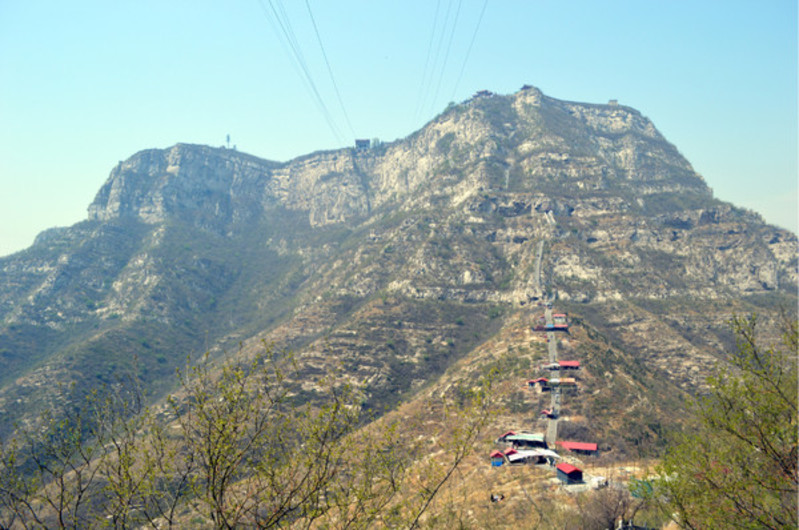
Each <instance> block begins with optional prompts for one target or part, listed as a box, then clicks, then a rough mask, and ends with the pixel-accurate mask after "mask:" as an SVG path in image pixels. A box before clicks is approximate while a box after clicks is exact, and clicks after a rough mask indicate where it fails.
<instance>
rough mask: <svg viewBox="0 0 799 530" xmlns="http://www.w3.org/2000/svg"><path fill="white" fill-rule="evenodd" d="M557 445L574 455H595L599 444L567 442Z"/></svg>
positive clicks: (560, 442)
mask: <svg viewBox="0 0 799 530" xmlns="http://www.w3.org/2000/svg"><path fill="white" fill-rule="evenodd" d="M555 445H557V446H559V447H562V448H563V449H566V450H567V451H571V452H572V453H579V454H584V455H595V454H596V452H597V444H595V443H589V442H566V441H558V442H555Z"/></svg>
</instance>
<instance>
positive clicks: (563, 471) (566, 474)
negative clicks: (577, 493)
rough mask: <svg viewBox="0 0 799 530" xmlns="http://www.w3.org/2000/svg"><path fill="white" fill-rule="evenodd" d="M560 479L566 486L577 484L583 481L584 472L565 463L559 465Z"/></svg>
mask: <svg viewBox="0 0 799 530" xmlns="http://www.w3.org/2000/svg"><path fill="white" fill-rule="evenodd" d="M556 469H557V470H558V479H560V481H561V482H565V483H566V484H577V483H579V482H582V481H583V470H582V469H580V468H578V467H574V466H573V465H571V464H567V463H565V462H563V463H561V464H558V467H557V468H556Z"/></svg>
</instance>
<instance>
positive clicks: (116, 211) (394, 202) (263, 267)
mask: <svg viewBox="0 0 799 530" xmlns="http://www.w3.org/2000/svg"><path fill="white" fill-rule="evenodd" d="M796 248H797V240H796V236H795V235H794V234H791V233H790V232H788V231H786V230H782V229H778V228H776V227H770V226H768V225H766V224H765V223H763V221H762V219H761V218H760V217H759V216H758V215H757V214H754V213H752V212H747V211H745V210H742V209H739V208H736V207H734V206H732V205H729V204H727V203H724V202H722V201H719V200H717V199H715V198H713V196H712V192H711V190H710V188H708V187H707V185H706V184H705V182H704V180H703V179H702V178H701V176H699V175H697V174H696V173H695V172H694V171H693V169H692V167H691V165H690V163H689V162H688V161H687V160H685V158H684V157H683V156H682V155H681V154H680V153H679V151H678V150H677V148H676V147H675V146H673V145H671V144H670V143H668V142H667V141H666V140H665V138H663V136H662V135H661V134H660V133H659V132H658V131H657V129H656V128H655V126H654V124H652V123H651V121H650V120H648V119H647V118H645V117H644V116H643V115H642V114H641V113H640V112H638V111H636V110H635V109H631V108H629V107H625V106H621V105H617V104H608V105H598V104H582V103H575V102H565V101H560V100H557V99H554V98H550V97H548V96H545V95H543V94H542V93H541V92H540V91H539V90H538V89H535V88H526V89H523V90H521V91H519V92H517V93H515V94H511V95H507V96H501V95H491V94H484V93H482V94H478V95H476V96H475V97H473V98H471V99H469V100H467V101H466V102H463V103H461V104H458V105H454V106H451V107H449V108H448V109H446V110H445V111H443V112H442V113H441V114H439V115H438V116H437V117H436V118H434V119H433V120H432V121H431V122H430V123H429V124H427V125H426V126H425V127H423V128H422V129H420V130H419V131H417V132H415V133H413V134H411V135H409V136H408V137H406V138H404V139H399V140H396V141H394V142H390V143H386V144H381V145H377V146H372V147H371V148H370V149H366V150H359V149H355V148H346V149H339V150H333V151H322V152H316V153H312V154H309V155H304V156H301V157H297V158H295V159H292V160H289V161H286V162H274V161H269V160H262V159H259V158H257V157H255V156H252V155H248V154H244V153H240V152H238V151H234V150H229V149H223V148H213V147H208V146H198V145H191V144H177V145H175V146H172V147H170V148H167V149H149V150H144V151H140V152H139V153H136V154H134V155H133V156H131V157H130V158H129V159H128V160H126V161H123V162H120V164H118V165H117V166H116V167H115V168H114V169H113V170H112V171H111V174H110V176H109V178H108V180H107V181H106V183H105V184H103V186H102V187H101V189H100V190H99V191H98V193H97V196H96V197H95V199H94V201H93V202H92V203H91V205H90V206H89V208H88V217H87V220H86V221H83V222H81V223H78V224H76V225H74V226H73V227H69V228H64V229H54V230H50V231H46V232H43V233H42V234H40V236H39V237H37V240H36V242H35V243H34V245H33V246H32V247H31V248H29V249H27V250H25V251H22V252H20V253H17V254H14V255H12V256H9V257H6V258H0V286H2V289H1V290H0V367H2V368H3V370H2V371H4V372H5V374H6V375H5V377H4V378H2V379H0V410H1V411H3V412H5V414H4V417H5V419H6V423H4V424H3V425H0V433H2V432H8V430H9V429H10V428H11V427H10V425H11V422H12V421H13V420H15V419H24V420H26V421H32V420H31V415H32V414H33V413H34V412H35V411H36V410H39V409H42V408H47V407H56V406H60V405H63V403H65V402H66V403H68V402H70V400H76V399H80V392H81V391H85V390H86V389H87V388H90V387H91V386H96V385H102V384H106V385H114V384H117V378H118V375H119V374H120V373H122V372H125V371H127V372H130V373H132V374H133V375H134V377H136V378H138V379H139V380H141V381H143V382H145V383H146V384H145V386H146V387H147V389H148V390H149V391H150V392H152V393H153V396H154V397H157V396H158V395H160V394H161V393H163V392H165V391H168V389H169V388H170V384H171V383H170V381H171V374H172V373H173V371H174V369H175V367H177V366H180V365H181V363H182V362H183V360H184V359H185V356H186V355H187V354H194V355H196V354H198V353H199V352H202V351H206V350H211V351H212V352H216V353H217V354H219V355H222V354H224V353H225V352H229V355H235V350H236V347H237V344H239V343H241V344H243V346H244V348H245V349H246V348H257V347H259V346H258V345H259V344H260V343H261V340H262V339H264V340H268V341H269V342H275V343H276V344H278V345H282V346H286V347H291V348H293V349H296V350H297V351H298V355H299V359H300V360H301V361H302V362H303V363H305V366H307V369H308V373H309V374H313V373H315V370H317V369H318V368H319V367H320V366H322V365H324V364H325V363H329V362H333V361H334V360H338V361H340V362H342V363H343V364H344V365H345V367H346V368H347V369H348V374H349V377H352V378H353V380H355V381H356V382H358V383H363V384H365V385H367V388H368V391H369V392H370V393H371V394H370V395H371V396H372V401H371V405H374V406H378V405H390V404H391V403H394V402H396V401H397V400H398V399H400V398H401V397H402V396H406V395H409V393H411V394H412V393H413V392H414V391H415V389H417V388H419V385H423V384H425V383H426V382H429V381H431V380H434V379H435V378H436V377H437V374H441V373H443V371H444V370H446V368H447V367H448V366H450V365H452V363H453V362H455V361H457V360H458V359H463V358H465V357H466V356H469V355H471V352H473V351H475V348H478V347H479V345H480V344H482V343H483V342H484V341H486V340H488V338H489V337H493V336H495V335H496V334H498V336H499V337H502V336H504V335H503V334H504V333H506V331H507V329H509V328H508V327H507V326H508V325H509V324H507V323H510V322H517V319H518V318H522V317H521V316H520V315H526V314H530V312H531V311H533V312H534V311H535V309H534V308H535V307H536V304H537V303H539V302H540V301H541V300H543V299H545V298H549V297H555V298H556V300H557V301H558V303H560V304H561V305H563V306H564V307H567V308H568V309H569V311H570V312H572V313H574V315H575V318H578V319H579V320H581V321H583V322H585V323H586V325H590V327H591V329H592V330H593V331H592V333H600V334H603V335H604V338H603V339H602V340H603V341H605V342H606V343H607V344H609V345H611V346H612V348H615V350H614V351H617V352H618V355H622V354H623V355H625V356H631V358H636V359H638V360H639V361H640V362H644V363H646V364H647V366H648V368H647V369H648V370H652V371H653V373H662V374H665V375H666V376H667V377H669V378H670V379H671V380H673V383H674V384H675V385H676V387H684V388H696V386H697V385H698V384H700V383H701V376H702V373H703V372H702V370H701V369H699V368H697V367H698V366H701V365H703V364H704V363H707V362H713V361H714V360H715V359H718V358H721V357H722V356H723V352H724V349H725V346H727V345H728V336H727V335H726V334H725V331H724V324H723V323H724V321H725V320H726V319H727V318H728V317H729V315H730V308H731V307H736V308H738V309H739V310H742V311H752V310H756V311H759V312H763V313H765V315H766V316H765V318H766V319H773V318H776V317H775V313H774V311H773V309H772V307H773V306H774V305H775V304H779V303H782V304H784V305H786V306H787V307H789V308H790V307H795V306H796V303H795V300H796V286H797V278H798V277H799V275H798V274H797V259H796ZM698 305H703V306H705V307H708V308H710V309H708V311H707V312H706V313H702V312H701V311H697V309H696V308H697V306H698ZM506 324H507V325H506ZM524 340H529V337H528V338H527V339H524ZM593 340H594V339H591V341H593ZM589 342H590V341H589ZM597 344H598V343H597ZM528 346H529V344H528ZM528 346H525V347H528ZM517 347H522V345H518V346H517ZM536 347H537V346H536ZM586 347H587V346H586ZM592 347H593V346H592ZM591 351H592V352H593V350H591ZM592 355H598V353H596V352H593V353H592ZM614 355H616V354H614ZM315 367H316V368H315ZM54 378H56V379H59V380H62V381H63V382H64V383H65V384H66V385H67V387H68V383H69V382H70V381H73V382H78V383H79V384H78V385H77V388H74V387H73V388H71V389H70V388H66V387H65V388H62V389H56V388H48V387H47V385H46V381H48V380H50V379H54ZM599 381H600V380H599V379H597V380H596V381H595V382H594V383H592V385H596V384H599ZM676 387H675V388H676ZM594 390H601V389H599V388H594ZM309 392H310V390H309Z"/></svg>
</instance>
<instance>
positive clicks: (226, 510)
mask: <svg viewBox="0 0 799 530" xmlns="http://www.w3.org/2000/svg"><path fill="white" fill-rule="evenodd" d="M296 370H297V366H296V365H295V363H294V362H293V360H292V359H291V357H290V356H282V355H275V354H272V353H269V354H267V355H264V356H260V357H257V358H255V359H254V360H252V361H251V362H250V363H249V364H247V365H233V364H227V365H224V366H221V367H219V368H217V367H214V366H213V365H212V364H211V363H210V362H209V361H208V359H207V358H206V359H205V360H204V361H203V362H202V363H200V364H198V365H196V366H191V367H189V368H187V370H186V371H184V372H182V373H181V374H180V391H179V392H178V393H177V394H175V395H173V396H171V397H170V398H169V399H168V401H167V405H166V406H165V407H164V408H163V409H161V410H159V411H153V410H149V409H143V408H142V407H141V401H140V400H139V397H140V396H139V395H138V394H137V393H135V392H133V393H127V394H125V393H124V392H121V391H120V389H117V391H118V393H114V394H111V395H109V396H107V397H105V398H102V399H101V398H100V397H99V396H98V395H97V394H96V393H95V394H94V395H93V397H92V398H91V399H90V400H89V402H88V403H87V404H86V406H85V407H83V408H82V409H81V410H79V411H76V412H74V413H73V414H71V415H70V416H69V417H68V418H66V419H63V420H60V421H56V420H54V419H52V418H46V417H45V418H43V425H42V427H41V429H37V430H35V431H34V430H29V431H26V432H23V433H21V434H20V435H19V436H18V437H17V438H14V439H12V440H11V441H10V442H9V443H8V444H7V445H6V446H4V447H3V448H2V452H0V527H3V528H17V527H18V528H38V527H60V528H88V527H97V526H112V527H115V528H138V527H142V526H149V527H152V528H164V527H169V528H172V527H186V526H191V527H210V528H240V527H258V528H273V527H285V526H292V527H299V528H305V527H311V526H314V525H321V526H323V527H328V528H367V527H371V526H373V525H375V524H380V525H382V526H390V527H394V526H407V527H414V526H416V525H418V523H419V521H420V519H421V517H422V516H423V514H424V513H425V512H426V511H427V509H428V508H429V506H430V504H431V502H432V500H433V499H434V497H435V496H436V495H437V494H438V492H439V491H440V489H441V487H442V485H443V484H444V483H445V482H446V481H447V480H448V479H449V478H450V477H451V476H452V473H453V472H454V470H455V469H456V468H457V467H458V466H459V464H460V463H461V461H462V460H463V458H464V457H465V456H466V455H467V454H468V453H469V452H470V451H471V448H472V446H473V444H474V442H475V439H476V437H477V436H478V434H479V433H480V430H481V429H482V427H483V426H484V425H485V423H486V420H487V418H488V406H487V405H488V393H487V386H485V385H484V386H480V387H476V388H472V389H464V388H458V389H453V391H452V392H451V393H450V394H449V395H448V396H442V398H441V399H440V400H437V402H436V403H432V404H431V406H433V407H435V408H437V409H438V410H439V412H440V413H441V414H440V418H441V422H440V424H439V428H440V432H439V433H438V435H439V436H440V438H441V439H442V440H443V443H442V444H441V447H439V450H440V451H441V452H442V453H443V454H442V455H441V456H439V458H437V459H435V460H429V461H428V465H426V466H424V469H423V470H422V471H421V472H420V470H419V469H418V468H417V469H416V470H415V471H414V472H411V464H412V463H413V462H417V461H419V460H421V459H423V457H424V454H423V453H422V451H425V450H429V447H422V444H421V443H420V441H414V440H407V439H405V438H404V437H403V432H402V429H400V425H398V424H397V423H396V422H394V423H392V422H389V421H380V420H378V421H376V422H373V423H372V424H371V425H369V426H368V427H366V428H363V427H364V424H365V423H366V422H367V420H370V419H372V418H371V417H370V416H369V414H368V413H366V412H364V411H363V410H362V407H361V403H362V401H363V396H362V395H361V394H360V392H359V391H358V389H356V388H354V387H351V386H349V385H347V384H343V383H340V382H339V380H340V378H339V377H336V375H337V374H327V376H325V377H323V378H319V379H317V380H315V381H313V382H312V385H313V387H314V389H315V390H316V393H317V396H318V399H317V400H316V403H310V402H307V403H296V402H295V399H294V398H295V396H296V390H297V389H296V388H295V387H294V386H293V385H292V384H291V383H289V381H290V380H291V379H293V377H291V376H294V375H296ZM484 383H485V384H486V385H487V380H485V381H484ZM125 395H127V397H121V396H125ZM405 427H408V425H406V426H405ZM425 442H426V440H425Z"/></svg>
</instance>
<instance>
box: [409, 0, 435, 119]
mask: <svg viewBox="0 0 799 530" xmlns="http://www.w3.org/2000/svg"><path fill="white" fill-rule="evenodd" d="M440 10H441V0H436V12H435V15H433V27H432V28H431V29H430V41H429V42H428V43H427V56H426V57H425V60H424V69H423V70H422V82H421V83H420V84H419V95H418V97H417V98H416V108H415V109H414V111H413V119H414V121H415V120H417V119H418V118H419V113H420V112H421V110H422V101H423V99H424V85H425V81H426V80H427V73H428V67H429V66H430V56H431V55H432V52H433V42H434V41H435V36H436V27H438V13H439V11H440Z"/></svg>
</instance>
